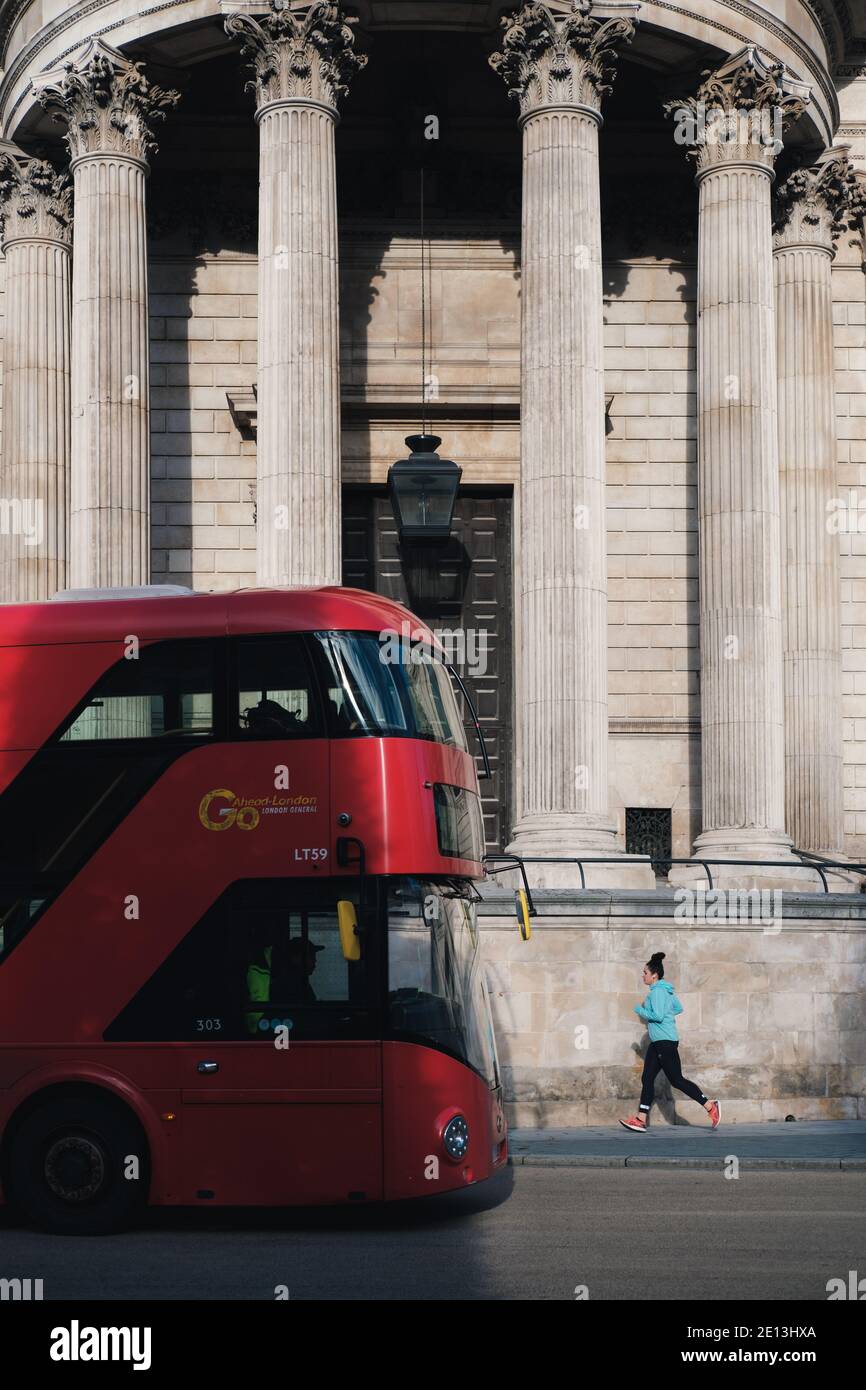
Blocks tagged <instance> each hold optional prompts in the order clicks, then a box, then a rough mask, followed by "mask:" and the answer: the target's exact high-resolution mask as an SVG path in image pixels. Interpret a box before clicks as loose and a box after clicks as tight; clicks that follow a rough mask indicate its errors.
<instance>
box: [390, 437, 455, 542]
mask: <svg viewBox="0 0 866 1390" xmlns="http://www.w3.org/2000/svg"><path fill="white" fill-rule="evenodd" d="M406 443H407V444H408V446H409V448H410V450H411V453H410V455H409V457H408V458H407V459H400V460H399V461H398V462H397V463H394V464H392V465H391V467H390V468H389V469H388V492H389V494H390V497H391V506H392V507H393V508H394V519H395V521H396V522H397V530H398V531H399V533H400V539H401V540H409V541H444V540H447V539H448V537H449V536H450V535H451V519H452V517H453V515H454V503H455V501H456V499H457V488H458V486H459V484H460V478H461V476H462V473H463V469H462V468H458V466H457V464H456V463H452V462H451V460H450V459H441V458H440V457H439V455H438V454H437V452H436V450H437V449H438V447H439V445H440V444H441V443H442V440H441V439H440V438H439V436H438V435H436V434H410V435H409V436H408V437H407V439H406Z"/></svg>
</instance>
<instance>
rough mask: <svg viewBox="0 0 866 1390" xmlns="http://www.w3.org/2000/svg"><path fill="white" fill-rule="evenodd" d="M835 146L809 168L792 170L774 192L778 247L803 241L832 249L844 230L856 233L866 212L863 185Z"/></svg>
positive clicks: (846, 148)
mask: <svg viewBox="0 0 866 1390" xmlns="http://www.w3.org/2000/svg"><path fill="white" fill-rule="evenodd" d="M849 148H850V147H849V146H848V145H837V146H835V147H834V148H833V149H832V150H828V151H827V152H826V154H824V155H823V156H822V158H821V159H820V160H819V161H818V163H817V164H813V165H812V166H811V167H810V168H806V169H795V170H794V172H793V174H791V175H790V177H789V178H787V179H786V180H785V182H784V183H783V184H782V185H781V187H780V188H778V189H777V190H776V195H775V198H774V203H773V230H774V232H775V237H776V240H775V244H776V246H777V247H783V246H795V245H801V244H802V243H803V242H807V243H810V244H812V245H815V246H823V247H825V248H826V249H828V250H832V249H833V247H834V246H835V245H836V243H837V241H838V240H839V237H840V236H841V235H842V233H843V232H844V231H846V230H852V231H854V230H859V227H860V225H861V223H862V220H863V216H864V213H866V186H864V184H863V183H862V182H861V180H860V179H858V177H857V174H856V173H855V171H854V168H853V165H852V164H851V161H850V159H849V158H848V151H849Z"/></svg>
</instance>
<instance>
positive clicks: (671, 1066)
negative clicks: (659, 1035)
mask: <svg viewBox="0 0 866 1390" xmlns="http://www.w3.org/2000/svg"><path fill="white" fill-rule="evenodd" d="M660 1071H663V1072H664V1074H665V1076H666V1077H667V1079H668V1081H669V1082H670V1083H671V1085H672V1086H675V1087H676V1089H677V1090H678V1091H683V1092H684V1093H685V1094H686V1095H687V1096H690V1097H691V1099H692V1100H696V1101H697V1102H698V1104H699V1105H705V1104H706V1100H707V1098H706V1096H705V1095H704V1093H703V1091H702V1090H701V1089H700V1087H699V1086H696V1085H695V1083H694V1081H687V1080H686V1078H685V1077H684V1076H683V1069H682V1067H681V1066H680V1045H679V1043H675V1042H651V1043H650V1045H649V1047H648V1048H647V1053H646V1058H645V1060H644V1064H643V1079H642V1085H641V1092H640V1108H641V1110H643V1111H645V1112H646V1113H649V1108H650V1106H651V1105H652V1103H653V1091H654V1090H655V1084H656V1077H657V1076H658V1074H659V1072H660Z"/></svg>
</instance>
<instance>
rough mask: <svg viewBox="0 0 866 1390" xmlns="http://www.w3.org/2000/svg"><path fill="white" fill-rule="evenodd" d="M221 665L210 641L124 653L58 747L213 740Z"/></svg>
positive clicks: (151, 645)
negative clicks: (217, 669)
mask: <svg viewBox="0 0 866 1390" xmlns="http://www.w3.org/2000/svg"><path fill="white" fill-rule="evenodd" d="M118 647H120V648H121V650H122V646H121V644H118ZM215 659H216V648H215V645H214V643H213V642H211V641H209V640H202V641H166V642H151V643H149V644H148V645H146V646H141V647H140V648H138V649H137V650H135V653H134V654H132V653H129V654H127V653H126V652H125V651H124V652H123V655H122V656H121V658H120V660H118V661H116V662H114V663H113V664H112V665H111V666H110V667H109V669H108V670H107V671H106V672H105V675H104V676H102V677H101V678H100V680H99V681H98V682H97V683H96V685H95V686H94V688H93V689H92V690H91V691H90V692H89V694H88V695H87V696H86V698H85V699H84V700H83V701H82V702H81V704H80V705H78V706H77V708H76V709H75V711H74V712H73V714H72V716H71V718H70V719H69V720H67V722H66V724H65V725H64V726H63V728H62V730H61V732H60V734H59V735H58V736H57V741H58V742H60V743H94V742H101V741H103V740H107V739H114V740H124V741H126V740H129V739H144V738H147V739H151V738H172V737H175V738H176V737H182V738H189V737H196V736H197V737H208V736H210V735H212V734H213V731H214V728H213V722H214V713H213V708H214V697H213V692H214V666H215Z"/></svg>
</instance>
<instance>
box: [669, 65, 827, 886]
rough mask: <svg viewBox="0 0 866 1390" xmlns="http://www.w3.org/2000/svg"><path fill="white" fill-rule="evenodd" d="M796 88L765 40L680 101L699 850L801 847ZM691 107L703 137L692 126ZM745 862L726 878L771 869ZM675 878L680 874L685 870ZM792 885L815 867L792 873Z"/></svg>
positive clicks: (759, 855)
mask: <svg viewBox="0 0 866 1390" xmlns="http://www.w3.org/2000/svg"><path fill="white" fill-rule="evenodd" d="M803 95H805V94H804V93H803V91H802V89H800V90H799V91H795V90H793V89H792V87H791V84H788V83H786V81H785V80H784V73H783V70H782V69H781V68H780V67H773V68H769V67H767V65H766V64H765V63H764V61H763V59H762V58H761V56H760V54H758V53H757V52H756V51H755V50H754V49H744V50H743V51H742V52H740V53H738V54H736V55H734V56H733V57H732V58H731V59H729V60H728V62H726V63H725V64H724V65H723V66H722V67H721V68H720V69H719V70H718V71H717V72H715V73H714V74H712V75H710V76H708V77H707V79H706V81H705V82H704V83H703V85H702V86H701V88H700V89H699V91H698V95H697V99H696V100H695V99H694V98H692V99H690V100H688V101H685V102H677V103H671V104H670V106H669V107H668V111H669V113H670V114H673V115H674V116H675V117H676V119H677V139H678V141H680V143H687V144H689V145H690V147H691V148H690V151H689V152H690V154H691V155H692V157H693V158H694V159H695V160H696V163H697V181H698V185H699V189H700V214H699V216H700V227H699V239H698V507H699V527H700V620H701V765H702V775H703V830H702V833H701V835H700V836H699V837H698V839H697V841H696V843H695V854H696V856H697V857H699V858H700V857H706V858H712V857H713V856H720V857H721V858H735V859H781V860H788V859H789V858H791V859H792V856H790V853H789V852H790V845H791V841H790V839H789V837H788V836H787V835H786V833H785V807H784V701H783V679H782V617H781V544H780V522H779V450H778V420H777V399H776V397H777V372H776V320H775V291H774V284H773V241H772V219H771V185H772V181H773V177H774V163H775V158H776V155H777V152H778V149H779V148H780V147H781V140H780V139H779V137H780V134H781V127H782V125H783V123H784V121H785V120H786V119H790V118H792V117H793V116H795V115H797V114H799V113H800V111H802V109H803V104H802V100H801V97H802V96H803ZM690 120H691V124H692V133H693V139H691V140H689V139H686V138H684V135H683V132H684V130H687V129H688V126H689V122H690ZM763 872H764V873H765V874H766V875H769V878H766V879H761V878H760V877H759V876H756V875H754V874H752V873H750V872H745V871H743V872H740V871H738V870H735V869H731V870H721V869H720V870H719V871H718V873H717V872H716V871H715V870H714V877H716V878H717V880H718V881H721V882H722V883H725V882H730V883H747V884H749V883H755V884H757V885H758V886H760V884H761V883H763V882H767V883H768V884H769V882H770V881H775V879H776V878H777V875H775V874H773V872H772V871H770V870H767V871H763ZM675 877H677V875H675ZM780 881H782V882H785V884H786V886H791V884H792V883H799V882H801V881H802V886H803V887H804V888H806V887H808V886H809V885H810V883H812V875H809V874H805V873H803V874H799V875H795V874H792V875H791V878H790V881H788V880H785V879H784V878H782V879H780Z"/></svg>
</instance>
